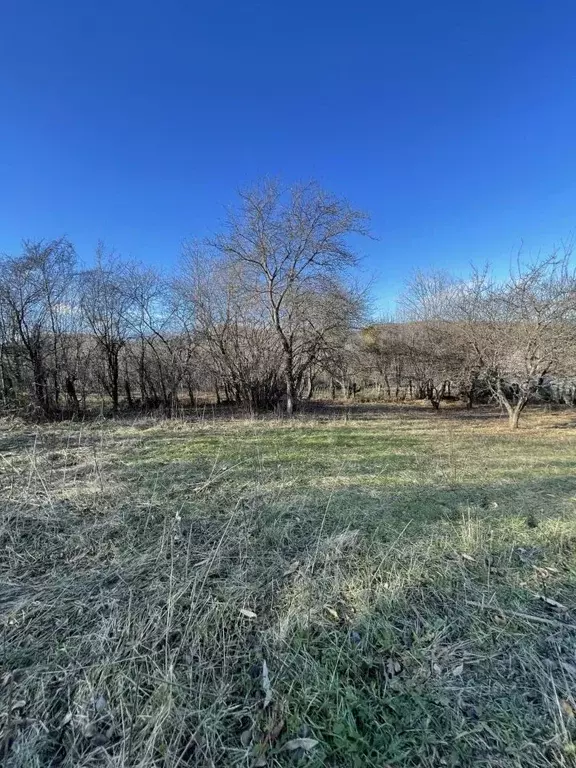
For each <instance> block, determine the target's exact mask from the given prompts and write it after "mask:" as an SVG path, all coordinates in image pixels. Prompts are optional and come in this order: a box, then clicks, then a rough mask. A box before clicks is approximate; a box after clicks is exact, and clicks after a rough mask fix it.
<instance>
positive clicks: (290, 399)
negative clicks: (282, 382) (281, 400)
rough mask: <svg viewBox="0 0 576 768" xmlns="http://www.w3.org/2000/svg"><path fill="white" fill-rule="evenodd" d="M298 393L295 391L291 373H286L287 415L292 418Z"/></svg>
mask: <svg viewBox="0 0 576 768" xmlns="http://www.w3.org/2000/svg"><path fill="white" fill-rule="evenodd" d="M295 400H296V393H295V391H294V379H293V378H292V376H291V375H290V374H289V373H286V415H287V416H292V415H293V413H294V407H295Z"/></svg>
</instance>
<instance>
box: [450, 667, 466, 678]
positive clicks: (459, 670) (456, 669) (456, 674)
mask: <svg viewBox="0 0 576 768" xmlns="http://www.w3.org/2000/svg"><path fill="white" fill-rule="evenodd" d="M462 672H464V664H458V666H457V667H454V669H453V670H452V674H453V675H454V677H459V676H460V675H461V674H462Z"/></svg>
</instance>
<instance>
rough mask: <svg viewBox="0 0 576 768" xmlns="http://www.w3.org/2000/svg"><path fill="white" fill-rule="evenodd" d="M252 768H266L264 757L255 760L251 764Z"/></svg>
mask: <svg viewBox="0 0 576 768" xmlns="http://www.w3.org/2000/svg"><path fill="white" fill-rule="evenodd" d="M252 765H253V766H254V768H266V766H267V765H268V761H267V760H266V758H265V757H257V758H256V760H254V762H253V763H252Z"/></svg>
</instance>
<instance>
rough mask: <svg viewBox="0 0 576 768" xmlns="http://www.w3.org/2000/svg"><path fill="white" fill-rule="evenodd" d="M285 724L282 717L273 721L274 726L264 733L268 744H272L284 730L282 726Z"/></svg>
mask: <svg viewBox="0 0 576 768" xmlns="http://www.w3.org/2000/svg"><path fill="white" fill-rule="evenodd" d="M285 725H286V723H285V722H284V720H283V719H281V720H278V722H277V723H275V724H274V726H273V727H272V728H270V730H269V731H268V733H267V734H266V741H267V742H268V743H269V744H273V743H274V742H275V741H277V740H278V737H279V736H280V734H281V733H282V731H283V730H284V726H285Z"/></svg>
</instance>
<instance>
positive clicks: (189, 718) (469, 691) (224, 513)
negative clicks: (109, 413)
mask: <svg viewBox="0 0 576 768" xmlns="http://www.w3.org/2000/svg"><path fill="white" fill-rule="evenodd" d="M0 505H1V506H0V546H1V550H0V552H1V559H0V612H1V613H0V622H1V623H0V628H1V638H0V649H1V654H0V661H1V668H0V733H1V739H0V750H1V751H0V764H2V765H5V766H9V767H11V768H16V767H18V768H24V767H26V768H28V766H34V767H36V766H38V767H40V766H66V767H70V768H72V766H73V767H74V768H80V767H83V766H139V767H140V768H152V766H158V767H160V766H162V767H166V768H168V767H170V768H178V767H181V766H202V767H204V768H210V767H212V768H216V767H217V766H218V767H219V766H246V767H247V768H248V767H249V766H253V767H254V768H258V766H260V767H262V768H263V767H264V766H270V768H272V767H273V766H297V765H306V766H309V767H312V766H331V767H332V768H336V767H338V768H348V767H350V768H355V767H356V766H358V768H360V767H362V768H364V767H367V768H369V767H373V768H385V767H388V768H401V767H404V766H409V767H412V766H414V767H416V766H426V767H428V766H429V767H430V768H436V767H437V766H450V767H456V766H499V767H501V768H512V766H522V768H525V767H530V768H542V767H543V766H575V765H576V700H575V699H576V693H575V691H576V413H574V412H573V411H569V410H558V411H550V412H545V411H544V410H543V409H533V410H530V409H528V410H527V412H526V414H525V416H523V419H522V423H521V428H520V429H519V430H517V431H516V432H510V431H509V430H508V428H507V420H506V418H504V417H503V416H502V414H501V413H499V412H498V411H497V410H494V409H491V408H479V409H476V410H473V411H471V412H467V411H463V410H460V409H457V408H450V407H446V408H443V409H441V410H440V412H438V413H433V412H431V411H429V410H427V409H426V408H424V407H421V406H419V405H418V404H414V405H406V406H393V405H381V406H371V405H368V404H366V405H360V404H359V405H357V406H351V407H346V408H344V407H338V406H334V407H322V408H318V410H317V411H315V412H312V413H310V414H307V415H301V416H298V417H297V418H295V419H292V420H291V419H277V418H272V417H262V418H253V419H249V418H245V417H243V416H240V415H226V416H224V415H223V416H220V415H219V414H218V412H216V411H214V410H211V409H206V410H200V411H198V412H196V414H193V415H192V416H191V417H189V418H186V419H180V420H162V419H155V418H147V417H138V418H136V419H133V418H132V419H130V418H127V417H124V418H117V419H107V420H96V421H90V422H88V421H87V422H83V423H79V422H62V423H58V424H55V423H52V424H44V425H34V424H30V423H26V422H25V421H22V420H18V419H3V420H2V421H0Z"/></svg>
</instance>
